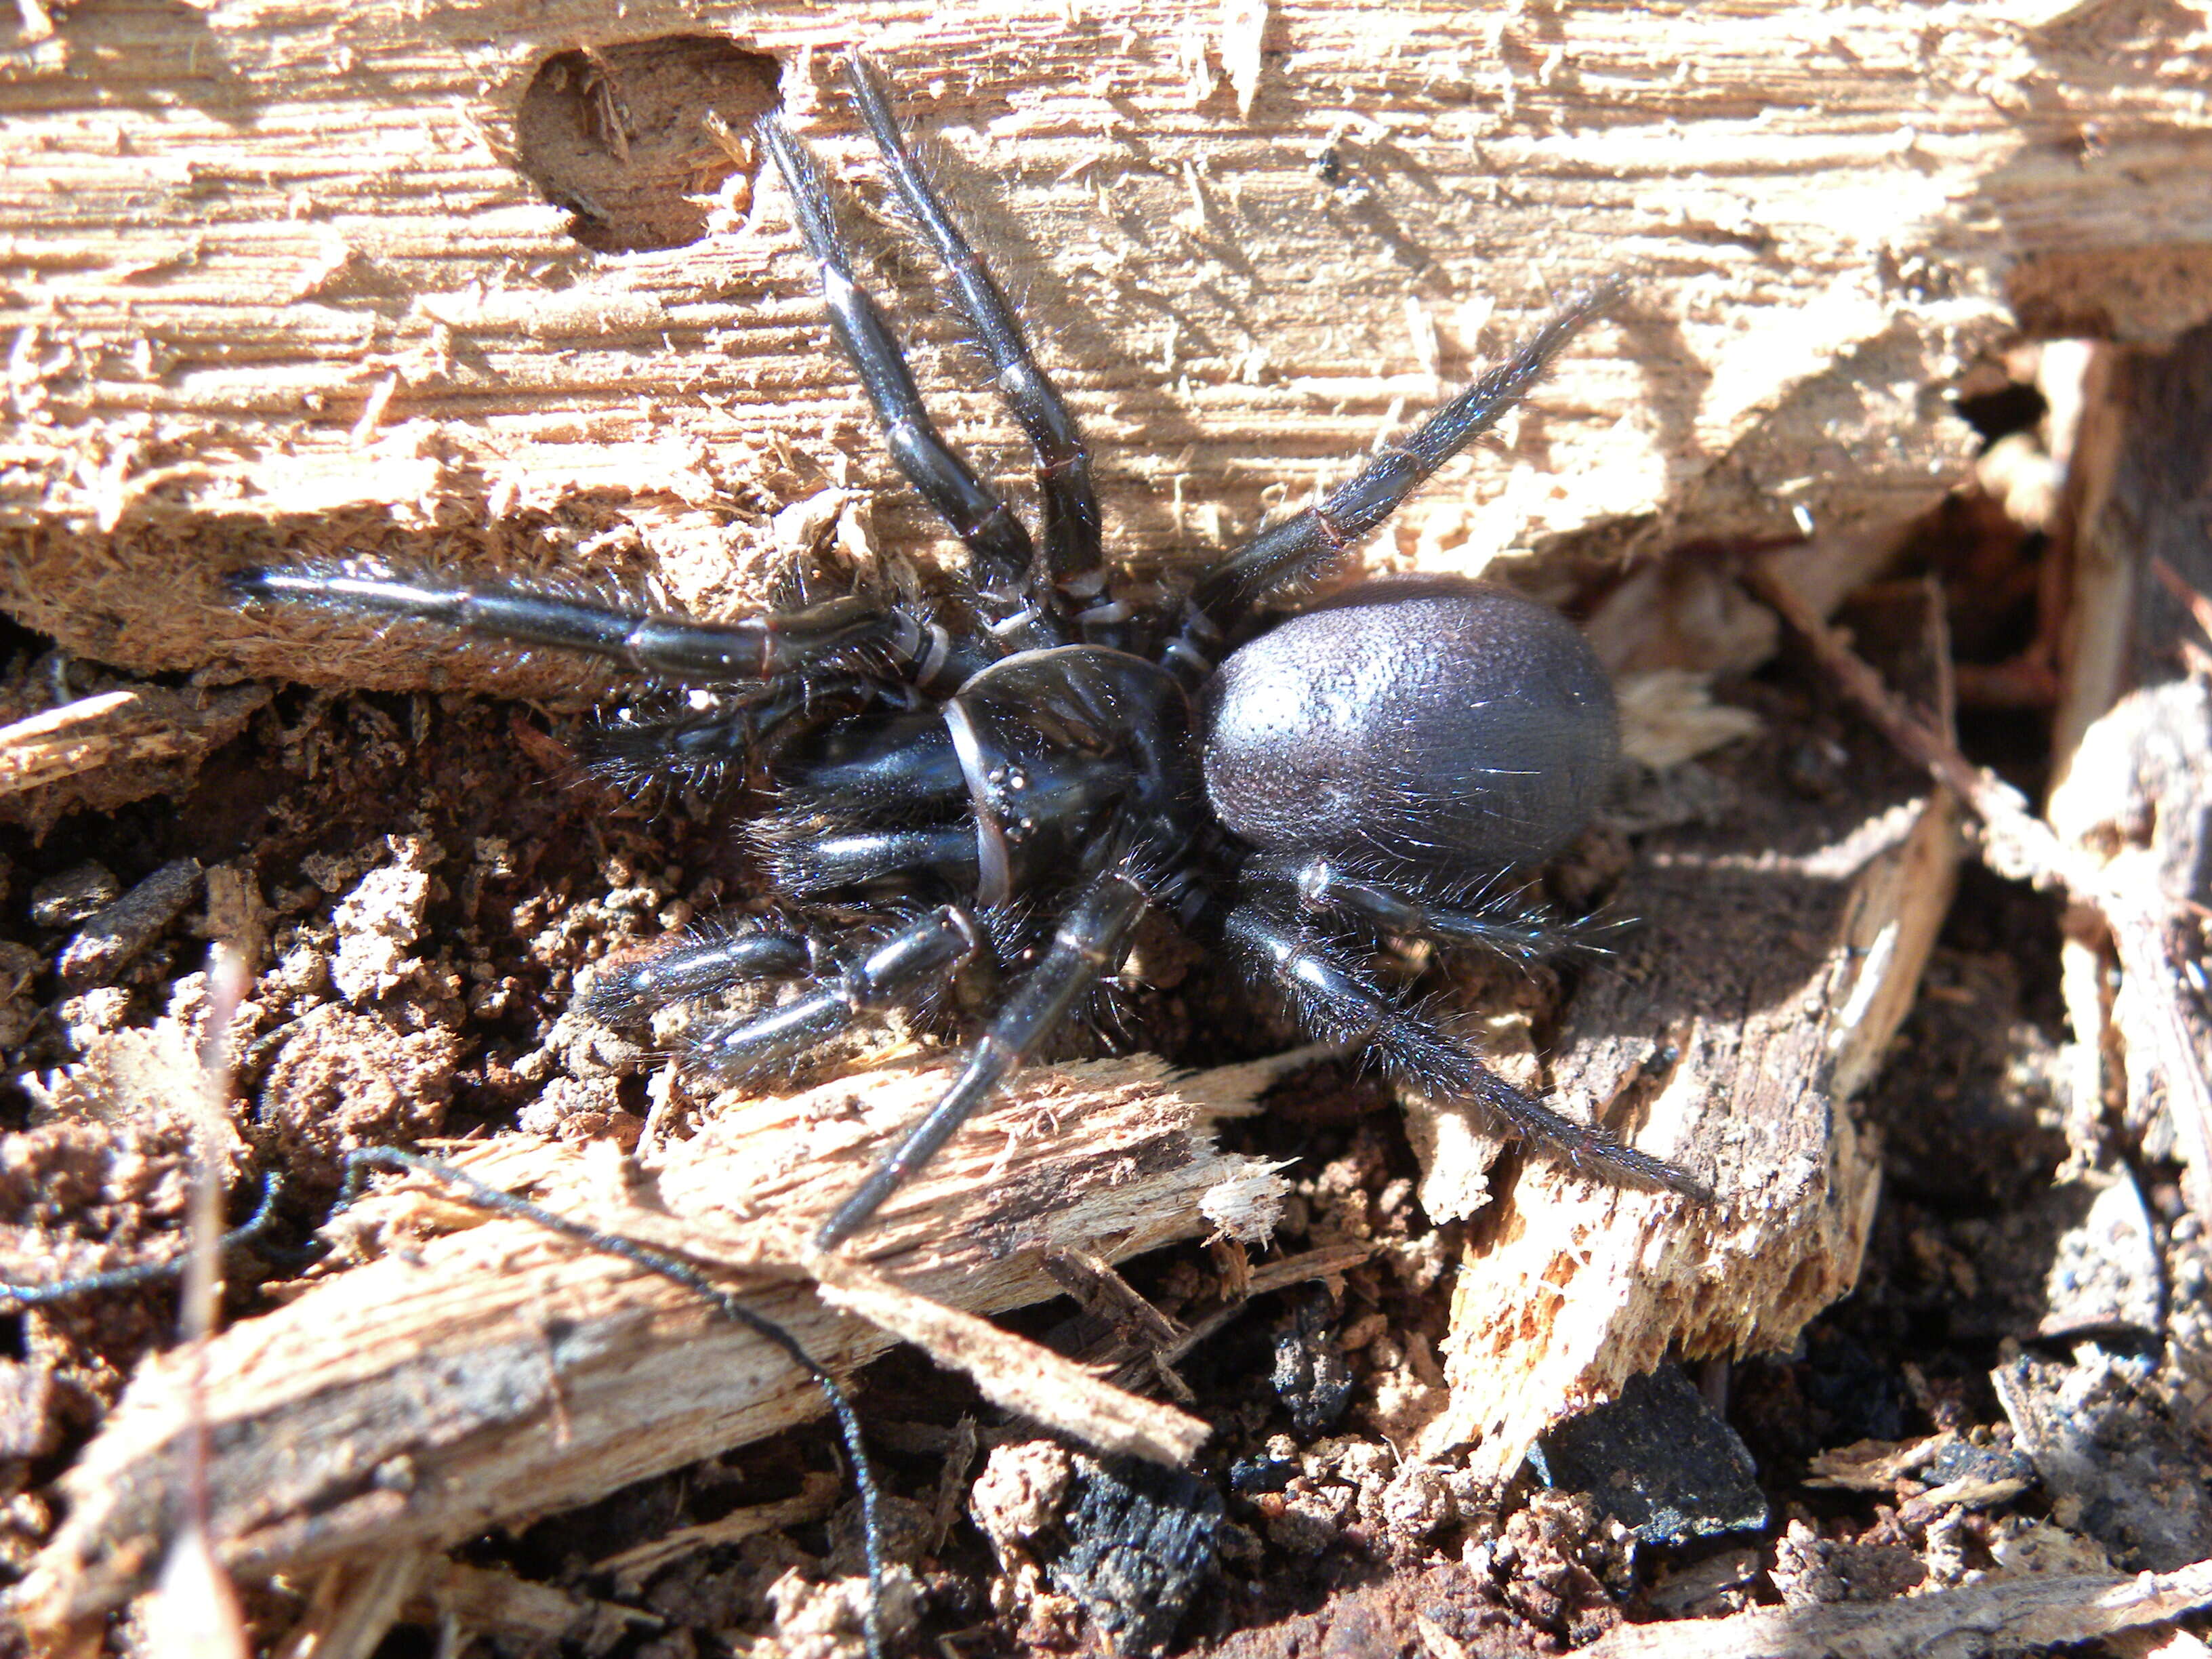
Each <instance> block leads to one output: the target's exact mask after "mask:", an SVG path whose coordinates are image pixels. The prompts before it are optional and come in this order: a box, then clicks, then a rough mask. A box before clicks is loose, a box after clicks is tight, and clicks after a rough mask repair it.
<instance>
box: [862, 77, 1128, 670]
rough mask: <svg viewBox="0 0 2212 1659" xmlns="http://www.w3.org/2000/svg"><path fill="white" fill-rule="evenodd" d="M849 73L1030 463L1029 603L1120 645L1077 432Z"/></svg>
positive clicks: (865, 89)
mask: <svg viewBox="0 0 2212 1659" xmlns="http://www.w3.org/2000/svg"><path fill="white" fill-rule="evenodd" d="M848 73H849V75H850V77H851V80H852V82H853V95H854V100H855V101H856V102H857V103H858V104H859V105H860V114H861V117H862V118H864V119H865V120H866V122H867V124H868V131H870V132H871V133H872V134H873V135H874V136H875V140H876V148H877V149H879V150H881V151H882V152H883V157H884V167H886V168H887V169H888V170H889V172H890V178H891V183H892V185H894V186H896V189H897V191H898V193H899V197H900V199H901V200H902V201H903V202H904V203H905V204H906V208H907V211H908V213H909V214H911V215H912V216H914V219H915V222H916V223H917V224H919V225H920V226H921V230H922V234H924V235H925V236H926V237H927V238H928V240H929V243H930V246H933V248H935V249H936V250H937V257H938V258H939V259H941V260H942V261H944V263H945V269H946V270H949V271H950V272H951V276H952V289H953V292H954V294H955V295H957V298H958V300H959V302H960V309H961V310H962V311H963V312H964V313H967V317H968V320H969V323H971V324H972V325H974V326H975V340H976V343H977V344H978V345H980V346H981V348H982V349H983V353H984V355H985V356H987V357H988V358H989V359H990V360H991V367H992V368H994V370H996V371H997V373H998V377H999V380H998V386H999V395H1000V398H1003V399H1004V400H1005V402H1006V408H1007V410H1008V411H1009V412H1010V413H1011V414H1012V416H1013V417H1014V419H1015V420H1016V421H1017V422H1019V423H1020V425H1021V428H1022V430H1023V432H1024V433H1025V434H1026V435H1028V437H1029V441H1030V448H1031V449H1033V450H1034V451H1036V470H1037V486H1038V490H1039V493H1040V495H1042V499H1043V501H1044V563H1043V566H1042V568H1041V569H1040V570H1039V571H1038V572H1037V573H1036V577H1035V579H1034V580H1033V581H1032V584H1031V588H1032V598H1033V599H1034V600H1035V602H1036V603H1037V604H1039V605H1046V606H1051V605H1055V604H1057V602H1058V597H1059V595H1061V594H1065V595H1066V596H1067V597H1069V598H1073V599H1088V600H1091V601H1094V603H1093V604H1092V605H1091V607H1090V608H1089V609H1088V610H1086V611H1081V612H1079V614H1078V615H1077V616H1076V617H1075V622H1076V623H1077V625H1078V627H1079V628H1080V629H1082V631H1083V635H1084V637H1085V639H1091V640H1096V641H1098V642H1100V643H1103V644H1115V643H1117V642H1118V641H1116V640H1115V639H1114V638H1113V637H1110V635H1111V634H1112V633H1113V631H1114V630H1115V629H1116V627H1117V625H1118V624H1119V623H1121V621H1123V620H1124V619H1125V618H1126V617H1127V611H1126V609H1124V608H1122V607H1121V606H1118V605H1115V604H1114V603H1113V602H1112V601H1111V600H1109V599H1107V597H1106V596H1105V592H1104V581H1103V577H1102V575H1101V574H1100V571H1099V561H1100V558H1101V556H1102V555H1103V532H1101V530H1100V527H1099V522H1098V494H1097V489H1096V488H1095V486H1094V485H1093V484H1092V483H1091V454H1090V452H1089V450H1088V449H1087V448H1085V445H1084V441H1083V433H1082V430H1081V428H1079V427H1078V426H1077V424H1076V421H1075V416H1074V415H1073V413H1071V412H1070V410H1068V407H1067V404H1066V402H1065V400H1063V399H1062V398H1061V397H1060V391H1059V388H1058V387H1056V386H1054V385H1053V383H1052V381H1051V380H1050V379H1049V378H1048V376H1047V375H1046V374H1045V372H1044V371H1043V370H1042V368H1039V367H1038V366H1037V362H1036V356H1035V354H1034V353H1033V352H1032V351H1031V349H1030V343H1029V339H1028V337H1027V336H1026V335H1025V334H1024V332H1023V330H1022V325H1021V321H1020V319H1019V318H1018V317H1017V316H1016V315H1015V313H1014V308H1013V307H1012V305H1010V304H1009V303H1008V302H1007V300H1006V292H1005V290H1004V289H1001V288H1000V286H999V284H998V283H997V281H996V280H995V279H994V277H993V276H992V275H991V272H990V269H989V267H987V265H985V264H984V263H983V261H982V259H981V257H979V256H978V255H977V253H976V252H975V249H974V248H973V247H971V246H969V243H968V239H967V238H966V237H965V236H964V235H963V234H961V230H960V226H959V223H958V222H957V221H956V220H955V219H954V218H953V216H952V215H951V212H950V211H948V210H947V209H946V207H945V203H944V201H943V199H942V198H941V197H939V195H938V193H937V191H936V190H935V189H934V188H933V186H932V185H931V184H930V181H929V178H928V175H927V173H924V172H923V171H922V168H921V163H920V162H919V161H916V160H915V156H914V153H913V151H912V150H911V149H908V145H907V142H906V137H905V135H904V134H903V133H902V132H901V131H899V125H898V121H897V118H896V117H895V116H894V115H893V114H892V112H891V94H890V87H889V86H888V85H887V84H886V83H885V82H884V77H883V76H882V74H881V72H880V71H878V70H877V68H876V67H875V65H874V64H871V63H870V62H869V61H868V60H867V59H866V58H860V57H855V58H854V59H853V60H852V62H851V64H850V65H849V66H848ZM1055 590H1056V591H1055Z"/></svg>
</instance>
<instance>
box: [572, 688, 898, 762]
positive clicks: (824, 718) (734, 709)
mask: <svg viewBox="0 0 2212 1659" xmlns="http://www.w3.org/2000/svg"><path fill="white" fill-rule="evenodd" d="M694 696H695V698H696V697H700V696H703V694H694ZM919 701H920V700H919V699H918V698H916V697H915V696H914V694H913V693H912V692H911V691H909V690H907V689H906V688H905V687H903V686H897V685H888V684H884V682H883V681H882V680H880V679H872V678H869V677H868V676H866V675H864V674H792V675H786V676H782V677H781V678H777V679H775V680H772V681H770V682H769V683H768V684H765V685H763V686H762V687H760V688H758V689H757V690H750V689H749V690H747V691H746V692H745V693H744V695H741V696H720V697H715V698H712V699H710V700H707V701H704V702H700V703H698V704H696V706H688V705H687V706H679V707H678V708H675V709H673V710H672V711H670V712H660V711H654V712H647V711H644V710H640V709H636V708H619V709H617V710H616V711H615V713H614V715H613V717H612V718H611V719H608V720H602V721H601V722H600V723H599V725H598V726H594V727H592V730H591V731H590V732H588V733H587V734H586V738H585V740H584V767H585V769H586V770H587V771H589V772H590V773H591V774H592V775H593V776H594V777H597V778H599V780H601V781H603V782H605V783H610V784H612V785H614V786H615V787H617V788H619V789H624V790H630V789H636V788H639V787H643V786H645V785H647V784H649V783H652V782H654V781H658V780H660V779H663V778H674V779H677V780H678V781H682V782H685V783H690V784H695V785H698V786H701V787H717V786H719V785H720V783H721V782H722V781H724V780H725V779H726V778H729V777H732V776H745V775H754V774H757V773H758V772H759V770H760V769H761V768H762V767H763V764H765V763H767V762H769V760H771V759H773V758H775V756H776V755H778V754H779V753H780V752H781V750H783V749H784V748H785V747H786V746H787V744H791V743H792V742H793V740H795V739H796V738H799V737H800V736H801V735H803V734H804V733H805V732H808V731H811V730H813V729H814V728H816V727H817V726H827V725H829V724H831V723H832V722H834V721H836V720H841V719H846V718H848V717H850V716H852V715H854V714H862V713H865V712H866V711H868V710H869V709H872V708H875V707H877V706H878V704H880V703H885V702H888V703H890V706H891V707H892V708H894V709H902V708H903V709H910V708H913V707H914V706H915V704H916V703H917V702H919Z"/></svg>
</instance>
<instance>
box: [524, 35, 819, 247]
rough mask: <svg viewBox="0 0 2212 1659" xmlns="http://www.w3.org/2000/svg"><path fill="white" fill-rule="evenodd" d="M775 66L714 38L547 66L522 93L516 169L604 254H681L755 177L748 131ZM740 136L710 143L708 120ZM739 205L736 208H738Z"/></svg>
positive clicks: (600, 52) (561, 58)
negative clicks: (734, 186) (732, 183)
mask: <svg viewBox="0 0 2212 1659" xmlns="http://www.w3.org/2000/svg"><path fill="white" fill-rule="evenodd" d="M779 75H780V70H779V66H778V65H777V64H776V61H775V58H770V57H768V56H766V55H764V54H763V53H759V52H744V51H740V50H739V49H738V47H736V46H732V45H731V44H730V43H729V42H728V41H726V40H720V39H719V38H717V37H715V36H713V35H701V34H671V35H665V36H663V37H662V38H661V39H659V40H633V41H629V42H628V43H626V44H623V45H621V46H583V47H580V48H578V49H576V50H574V51H572V52H561V53H558V54H556V56H554V57H552V58H548V59H547V60H546V62H545V66H544V68H543V69H541V70H538V76H537V78H536V79H535V80H533V81H532V82H531V83H530V90H529V91H528V92H526V94H523V99H522V108H521V110H520V112H519V113H518V115H517V117H516V121H515V130H516V137H517V139H518V141H519V143H520V150H521V167H522V170H523V172H524V173H527V174H528V175H529V176H530V178H531V179H532V181H534V182H535V183H536V184H537V185H538V188H539V189H540V190H542V191H544V193H545V198H546V199H547V200H548V201H550V202H551V203H553V204H555V205H556V206H558V207H562V208H566V209H567V210H568V211H569V212H570V213H571V214H573V215H574V218H572V219H571V220H570V222H569V226H568V229H569V234H571V235H573V236H574V237H575V239H576V240H578V241H580V242H581V243H582V244H583V245H584V246H586V247H588V248H592V249H593V250H595V251H597V252H602V253H611V252H630V251H633V250H639V249H647V248H665V247H681V246H684V244H685V243H687V242H696V241H697V240H699V239H700V238H701V237H702V236H703V235H705V234H706V231H707V213H708V206H709V198H711V197H713V196H714V194H715V193H716V192H717V191H720V190H721V189H722V188H723V186H724V185H726V183H727V182H728V181H729V179H730V177H731V175H732V173H739V172H743V173H744V174H745V183H746V186H747V187H748V188H749V187H750V180H751V176H752V174H753V173H754V172H756V171H757V161H752V160H747V159H743V158H749V157H750V156H751V155H752V125H753V123H754V122H755V121H756V120H757V119H759V118H760V117H761V116H762V115H763V114H764V113H766V112H768V111H769V110H770V109H772V108H773V107H775V104H776V102H777V100H778V98H779V96H780V94H779V93H778V91H777V81H778V77H779ZM712 116H719V117H720V118H721V120H722V121H723V122H724V123H725V124H726V127H727V130H728V131H730V132H731V133H732V134H733V135H734V137H735V141H736V142H735V145H734V148H735V149H736V150H737V152H738V154H737V156H735V157H733V156H732V154H731V149H730V148H727V147H726V146H725V145H724V144H722V143H717V142H716V141H715V137H714V134H713V132H711V131H709V117H712ZM739 205H740V206H742V204H739Z"/></svg>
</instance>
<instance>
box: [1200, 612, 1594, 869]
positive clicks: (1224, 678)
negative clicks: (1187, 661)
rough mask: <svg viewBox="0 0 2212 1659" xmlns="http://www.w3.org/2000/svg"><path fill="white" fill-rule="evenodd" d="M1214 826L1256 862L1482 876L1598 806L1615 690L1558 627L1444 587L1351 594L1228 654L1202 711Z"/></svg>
mask: <svg viewBox="0 0 2212 1659" xmlns="http://www.w3.org/2000/svg"><path fill="white" fill-rule="evenodd" d="M1200 731H1201V732H1202V741H1203V745H1204V747H1203V750H1202V755H1201V759H1202V763H1203V766H1204V770H1205V776H1206V793H1207V795H1208V796H1209V797H1210V798H1211V799H1212V805H1213V811H1214V814H1215V816H1216V817H1218V818H1219V819H1220V820H1221V822H1222V823H1225V824H1226V825H1227V826H1228V827H1229V828H1230V829H1231V830H1232V831H1234V832H1235V833H1236V834H1237V836H1241V837H1242V838H1243V839H1244V840H1246V841H1248V842H1252V843H1253V844H1254V845H1255V846H1256V847H1259V848H1263V849H1265V850H1267V851H1268V852H1276V853H1325V854H1330V855H1332V856H1334V857H1338V858H1342V859H1346V860H1359V859H1362V858H1363V857H1373V858H1379V859H1381V860H1384V861H1396V860H1410V861H1413V862H1416V863H1418V864H1419V865H1421V866H1425V867H1426V868H1427V869H1429V870H1431V871H1433V872H1435V873H1436V874H1437V875H1438V876H1440V877H1445V878H1451V877H1457V876H1479V875H1482V874H1486V873H1490V872H1496V871H1498V870H1501V869H1504V868H1505V867H1506V866H1512V865H1521V864H1533V863H1536V862H1539V861H1541V860H1544V859H1547V858H1549V857H1551V856H1552V855H1553V854H1555V853H1557V852H1558V851H1559V849H1560V848H1562V847H1564V846H1565V844H1566V843H1567V842H1569V841H1570V840H1571V839H1572V838H1573V837H1574V836H1576V835H1577V833H1579V832H1580V831H1581V829H1583V825H1584V824H1586V823H1588V822H1589V817H1590V815H1591V814H1592V813H1593V812H1594V811H1595V810H1596V808H1597V806H1598V805H1599V803H1600V802H1601V800H1602V799H1604V797H1605V793H1606V790H1607V787H1608V785H1609V783H1610V781H1611V779H1612V775H1613V766H1614V763H1615V759H1616V757H1617V756H1618V754H1619V752H1620V719H1619V715H1618V714H1617V713H1616V711H1615V708H1614V706H1613V687H1612V685H1611V684H1609V683H1608V682H1607V679H1606V677H1605V671H1604V670H1603V669H1602V668H1601V667H1600V666H1599V665H1598V662H1597V659H1596V657H1595V655H1593V654H1592V653H1591V651H1590V648H1589V645H1588V644H1586V643H1585V642H1584V641H1583V637H1582V635H1580V634H1578V633H1577V632H1576V631H1575V629H1574V626H1573V625H1572V624H1571V623H1569V622H1568V621H1567V620H1566V619H1565V617H1561V616H1560V615H1559V613H1558V612H1557V611H1553V610H1551V609H1549V608H1547V606H1544V605H1537V604H1535V603H1534V602H1532V601H1530V600H1528V599H1522V598H1521V597H1519V596H1518V595H1517V594H1513V593H1508V592H1504V591H1503V590H1501V589H1498V588H1494V587H1484V586H1478V585H1477V584H1475V583H1473V582H1468V581H1462V580H1454V579H1450V578H1411V579H1398V580H1380V581H1374V582H1368V583H1364V584H1362V585H1361V586H1358V587H1355V588H1352V589H1351V590H1349V591H1348V592H1345V593H1343V594H1342V595H1340V596H1339V597H1338V598H1337V599H1334V600H1332V601H1331V602H1329V603H1328V604H1327V605H1323V606H1321V607H1319V608H1317V609H1316V610H1312V611H1306V612H1304V614H1302V615H1299V616H1295V617H1290V618H1288V619H1287V620H1285V622H1284V623H1282V624H1281V625H1280V626H1279V627H1278V628H1276V629H1273V630H1272V631H1270V632H1268V633H1267V634H1263V635H1261V636H1260V637H1259V638H1258V639H1256V640H1254V641H1252V642H1251V643H1250V644H1249V645H1246V646H1244V647H1242V648H1241V649H1239V650H1237V651H1236V652H1234V653H1231V656H1230V657H1229V659H1228V660H1227V661H1225V662H1224V663H1223V664H1222V665H1221V667H1220V670H1219V671H1218V673H1216V674H1215V676H1214V677H1213V678H1212V680H1210V681H1208V682H1207V684H1206V687H1205V689H1204V690H1203V692H1202V693H1201V696H1200Z"/></svg>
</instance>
